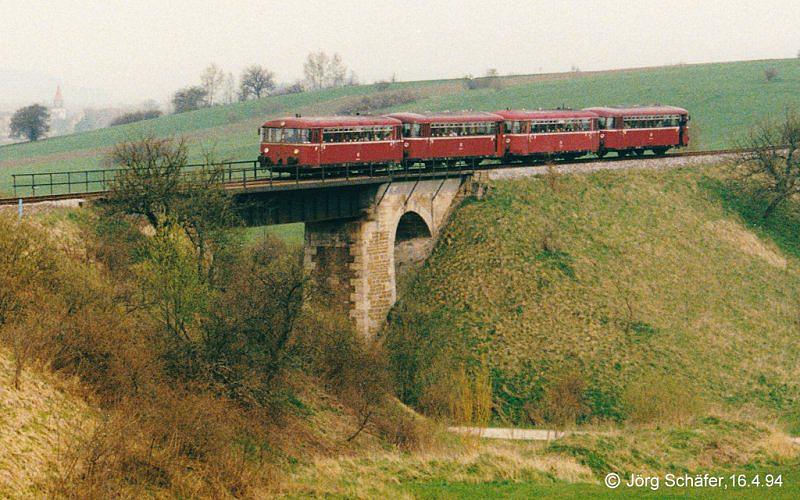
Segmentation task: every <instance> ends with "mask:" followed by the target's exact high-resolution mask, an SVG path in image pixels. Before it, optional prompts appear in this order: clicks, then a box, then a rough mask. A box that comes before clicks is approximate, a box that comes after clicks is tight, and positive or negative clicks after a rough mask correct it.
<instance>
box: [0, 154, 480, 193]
mask: <svg viewBox="0 0 800 500" xmlns="http://www.w3.org/2000/svg"><path fill="white" fill-rule="evenodd" d="M482 161H483V160H482V159H480V158H472V159H467V160H465V161H460V162H457V163H445V162H438V163H434V164H427V165H423V164H410V163H406V162H404V163H403V164H401V165H377V164H360V165H359V164H354V165H337V166H324V165H323V166H320V167H315V168H313V169H312V168H308V167H306V168H304V169H301V168H300V166H298V165H294V166H281V167H280V171H275V170H272V169H270V168H269V167H263V166H261V165H260V163H259V162H258V161H255V160H240V161H230V162H223V163H216V164H205V163H196V164H190V165H185V166H184V167H182V168H181V172H182V173H183V174H184V175H186V176H190V175H192V174H193V173H198V172H201V171H203V170H204V169H205V170H208V169H212V168H213V169H215V170H214V175H216V176H218V179H219V182H220V183H222V184H225V185H228V186H230V187H233V188H237V187H241V188H243V189H247V188H248V186H253V185H256V184H259V185H263V184H267V185H270V186H272V185H275V184H278V183H280V184H283V185H286V184H296V185H299V184H300V183H301V182H305V181H316V182H321V183H326V182H332V181H342V180H344V181H349V180H351V179H354V178H377V177H380V178H387V177H391V178H397V177H408V176H417V175H421V174H423V173H433V174H436V173H443V172H449V173H458V172H463V171H472V170H475V169H477V168H480V164H481V163H482ZM124 170H126V169H124V168H108V169H90V170H75V171H66V172H32V173H23V174H12V175H11V178H12V184H13V191H14V198H28V197H46V196H62V197H63V196H68V195H82V194H95V193H103V192H106V191H108V190H109V189H110V187H111V183H112V182H113V180H114V178H115V176H116V175H117V174H118V173H119V172H121V171H124Z"/></svg>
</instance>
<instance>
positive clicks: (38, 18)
mask: <svg viewBox="0 0 800 500" xmlns="http://www.w3.org/2000/svg"><path fill="white" fill-rule="evenodd" d="M798 26H800V2H798V0H727V1H723V0H702V1H701V0H694V1H692V0H669V1H667V0H663V1H654V0H595V1H590V0H561V1H556V0H539V1H535V0H529V1H502V0H477V1H474V0H460V1H434V0H428V1H425V0H402V1H394V0H373V1H355V0H354V1H332V0H328V1H312V0H305V1H300V2H288V1H287V2H282V1H269V0H258V1H254V0H230V1H212V0H135V1H123V0H104V1H100V0H97V1H88V0H83V1H81V0H49V1H40V0H0V79H4V80H6V81H5V82H3V81H0V93H2V92H6V94H8V93H15V94H19V95H15V96H9V95H5V96H0V102H2V101H3V100H5V101H10V100H14V97H20V98H22V97H24V98H25V99H29V98H32V97H31V96H29V95H25V96H22V95H21V94H24V93H26V92H27V93H31V92H40V91H39V90H38V89H36V88H34V87H32V86H31V85H29V84H27V83H25V84H24V85H23V84H22V83H20V85H18V86H17V87H14V85H13V84H14V82H12V81H11V80H15V79H16V80H19V81H20V82H23V83H24V82H26V78H30V77H31V75H32V74H39V75H43V76H49V77H52V81H54V82H58V83H59V84H61V85H62V86H64V87H65V88H69V89H73V88H75V89H77V88H83V89H84V90H85V89H96V91H92V92H90V95H94V96H95V98H96V99H100V100H113V101H114V102H117V103H123V102H128V103H130V102H136V101H140V100H144V99H147V98H153V99H156V100H159V101H163V100H164V99H166V98H167V97H168V95H169V94H170V93H171V92H172V91H173V90H175V89H177V88H179V87H182V86H185V85H187V84H191V83H194V82H196V81H197V80H198V79H199V74H200V73H201V71H202V70H203V68H204V67H205V66H207V65H208V64H209V63H211V62H216V63H217V64H218V65H220V66H221V67H223V69H225V70H226V71H232V72H234V74H236V75H237V76H238V74H239V72H240V71H241V70H242V68H243V67H245V66H246V65H248V64H253V63H258V64H262V65H264V66H267V67H268V68H270V69H272V70H273V71H274V72H275V73H276V75H277V77H278V79H279V80H281V81H292V80H295V79H298V78H301V77H302V71H303V60H304V59H305V57H306V55H307V54H308V52H309V51H314V50H319V49H324V50H326V51H330V52H338V53H340V54H341V55H342V57H343V59H344V62H345V63H346V64H347V65H348V66H349V67H350V68H351V69H353V70H354V71H355V72H356V74H357V75H358V77H359V78H360V79H361V81H363V82H372V81H374V80H376V79H381V78H389V77H390V76H391V75H392V74H393V73H394V74H396V75H397V78H398V79H400V80H419V79H431V78H443V77H460V76H463V75H465V74H467V73H472V74H475V75H479V74H482V73H483V72H484V71H485V70H486V69H487V68H497V69H498V70H499V72H500V73H501V74H508V73H535V72H540V71H544V72H552V71H566V70H568V69H569V68H570V67H571V66H573V65H575V66H579V67H580V68H581V69H582V70H592V69H605V68H619V67H635V66H647V65H660V64H672V63H678V62H685V63H692V62H706V61H729V60H743V59H761V58H785V57H795V56H796V55H797V53H798V50H800V30H798ZM50 82H51V80H48V85H47V89H48V90H47V95H45V96H42V97H41V98H40V99H42V100H47V101H49V100H50V99H52V91H51V90H49V89H50ZM4 84H5V85H4ZM4 89H6V90H4ZM8 89H11V90H8ZM84 93H85V92H84ZM65 98H66V99H67V100H68V101H69V98H70V95H69V94H68V93H66V92H65Z"/></svg>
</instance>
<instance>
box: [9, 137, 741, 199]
mask: <svg viewBox="0 0 800 500" xmlns="http://www.w3.org/2000/svg"><path fill="white" fill-rule="evenodd" d="M747 151H748V150H746V149H719V150H711V151H684V152H677V153H671V154H666V155H663V156H654V155H643V156H619V157H617V156H615V157H611V158H596V157H590V158H576V159H572V160H558V161H556V162H554V164H555V165H558V166H570V167H572V166H580V165H585V164H588V165H598V164H601V165H602V164H613V163H617V162H630V161H638V160H642V161H643V160H649V161H669V160H672V159H676V158H686V157H702V156H705V157H709V156H725V155H731V154H737V153H743V152H747ZM234 163H246V162H234ZM546 164H547V162H545V161H536V162H505V163H504V162H500V163H487V164H478V165H474V166H469V165H467V166H453V167H446V168H444V167H437V168H430V167H429V168H412V169H406V170H394V171H391V170H384V171H376V172H370V173H369V174H365V173H351V174H348V175H346V176H342V175H337V176H332V175H331V174H330V172H328V173H327V177H326V173H325V172H324V171H322V172H319V173H318V172H312V173H298V174H297V175H296V176H289V177H287V176H281V177H275V176H273V175H272V174H270V176H269V177H262V178H261V179H258V178H257V174H256V176H255V177H254V178H251V179H249V180H248V179H247V174H245V175H244V177H242V178H241V179H237V180H230V181H224V182H223V183H222V184H223V185H224V186H225V188H226V189H230V190H231V191H237V192H242V191H250V190H268V189H272V190H281V189H303V188H316V187H325V186H337V185H348V184H366V183H381V182H387V181H390V180H404V179H416V178H424V177H441V176H448V175H465V174H471V173H473V172H476V171H490V170H497V169H513V168H523V167H541V166H543V165H546ZM247 171H248V172H249V169H248V170H247ZM87 172H89V171H87ZM235 172H236V173H241V172H244V170H237V171H235ZM79 173H80V172H76V174H79ZM339 173H340V174H341V172H339ZM65 174H66V172H58V173H49V174H21V175H51V176H52V175H65ZM18 175H20V174H18ZM51 179H52V177H51ZM92 182H95V181H92ZM103 182H104V183H105V179H103ZM42 186H44V187H47V184H43V185H42ZM50 187H51V188H52V184H51V185H50ZM107 192H108V190H106V189H97V190H85V191H80V192H67V193H55V194H44V195H18V196H13V197H2V198H0V206H3V205H5V206H8V205H16V204H18V203H20V201H21V202H22V203H24V204H29V203H42V202H53V201H64V200H91V199H97V198H101V197H102V196H103V195H104V194H105V193H107Z"/></svg>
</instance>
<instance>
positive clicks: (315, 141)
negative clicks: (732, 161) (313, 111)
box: [309, 128, 322, 166]
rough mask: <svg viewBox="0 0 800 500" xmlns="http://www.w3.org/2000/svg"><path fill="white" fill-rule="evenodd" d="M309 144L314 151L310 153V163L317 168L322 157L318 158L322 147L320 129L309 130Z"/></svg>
mask: <svg viewBox="0 0 800 500" xmlns="http://www.w3.org/2000/svg"><path fill="white" fill-rule="evenodd" d="M311 144H312V145H313V147H314V149H313V150H312V151H311V152H310V156H309V158H310V162H311V163H312V164H313V165H315V166H319V165H320V163H321V161H320V160H321V159H322V157H321V156H320V154H321V151H320V148H321V147H322V129H321V128H315V129H312V130H311ZM309 149H310V148H309Z"/></svg>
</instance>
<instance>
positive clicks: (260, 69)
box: [171, 50, 358, 113]
mask: <svg viewBox="0 0 800 500" xmlns="http://www.w3.org/2000/svg"><path fill="white" fill-rule="evenodd" d="M303 75H304V79H302V80H296V81H294V82H293V83H287V84H278V83H277V82H276V79H275V73H274V72H273V71H271V70H269V69H268V68H266V67H264V66H262V65H260V64H253V65H250V66H248V67H246V68H245V69H244V70H243V71H242V73H241V75H240V76H239V79H238V84H237V80H236V78H235V77H234V76H233V73H232V72H230V71H228V72H225V71H224V70H223V69H222V68H220V67H219V66H217V64H213V63H212V64H211V65H209V66H208V67H207V68H206V69H205V70H204V71H203V73H202V74H201V75H200V83H198V84H195V85H189V86H187V87H183V88H181V89H178V90H177V91H175V93H174V94H173V95H172V101H171V102H172V106H173V109H174V112H175V113H185V112H187V111H194V110H196V109H200V108H206V107H210V106H215V105H218V104H232V103H234V102H236V101H239V102H242V101H249V100H253V99H261V98H262V97H266V96H268V95H282V94H296V93H300V92H305V91H307V90H322V89H326V88H335V87H344V86H346V85H357V84H358V77H357V76H356V74H355V73H354V72H353V71H352V70H348V68H347V66H346V65H345V64H344V62H343V61H342V57H341V56H340V55H339V54H337V53H334V54H333V55H328V54H327V53H326V52H324V51H321V50H320V51H318V52H311V53H309V54H308V56H307V57H306V61H305V63H304V64H303Z"/></svg>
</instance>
